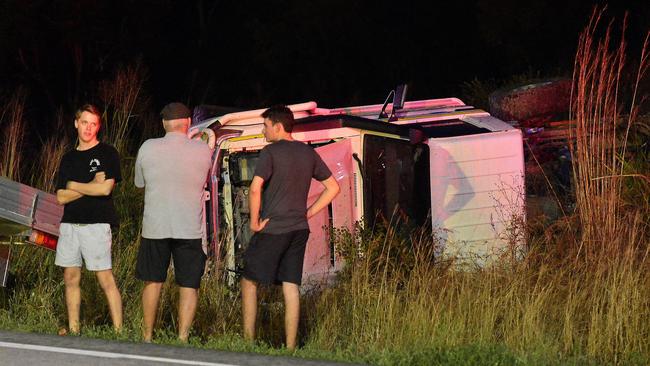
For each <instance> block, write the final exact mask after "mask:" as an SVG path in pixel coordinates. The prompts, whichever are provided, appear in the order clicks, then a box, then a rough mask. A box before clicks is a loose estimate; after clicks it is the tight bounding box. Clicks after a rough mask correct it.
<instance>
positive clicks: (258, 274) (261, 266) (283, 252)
mask: <svg viewBox="0 0 650 366" xmlns="http://www.w3.org/2000/svg"><path fill="white" fill-rule="evenodd" d="M308 238H309V230H308V229H304V230H296V231H291V232H288V233H284V234H264V233H256V234H255V235H253V237H252V238H251V241H250V243H249V244H248V249H246V252H245V253H244V274H243V276H244V277H245V278H247V279H249V280H252V281H255V282H258V283H261V284H267V285H268V284H273V283H275V284H280V283H282V282H291V283H295V284H297V285H300V282H301V281H302V264H303V262H304V260H305V246H306V245H307V239H308Z"/></svg>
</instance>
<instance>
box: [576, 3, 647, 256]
mask: <svg viewBox="0 0 650 366" xmlns="http://www.w3.org/2000/svg"><path fill="white" fill-rule="evenodd" d="M602 14H603V13H602V10H601V11H599V10H596V11H594V14H593V16H592V18H591V21H590V23H589V25H588V26H587V29H586V30H585V31H584V32H583V33H582V34H581V36H580V40H579V42H578V50H577V53H576V58H575V67H574V77H573V79H574V87H573V90H572V101H571V112H572V118H573V119H575V121H576V123H575V127H574V128H572V129H571V135H572V137H573V138H575V139H576V143H575V145H571V148H572V149H571V152H572V154H573V157H574V161H575V162H576V163H575V164H574V165H573V167H574V176H575V182H576V184H575V193H576V201H577V204H578V205H577V208H578V214H579V217H580V220H581V223H582V229H583V230H582V244H583V245H584V247H585V252H586V255H587V256H588V257H590V256H593V255H594V253H595V252H596V251H599V250H606V251H608V252H609V253H610V254H617V253H618V252H620V251H621V250H624V249H625V248H626V247H628V246H629V245H635V244H636V243H633V242H630V238H629V235H630V234H633V232H630V230H629V225H628V220H627V218H625V216H626V215H628V214H630V212H624V211H623V210H622V208H623V205H622V203H623V202H622V193H623V192H622V188H623V179H624V176H623V172H624V167H625V163H626V161H625V159H626V156H625V151H626V148H627V138H628V132H629V128H630V126H631V125H632V124H633V123H634V121H635V119H636V118H637V113H636V112H637V109H636V107H635V105H634V99H633V100H632V102H631V107H630V108H629V110H628V111H627V112H628V113H629V114H628V115H627V116H626V117H625V118H623V116H622V103H623V101H622V98H621V87H622V83H623V80H622V76H623V75H622V73H623V70H624V66H625V61H626V60H625V56H626V49H625V47H626V43H625V40H624V38H623V37H624V34H625V27H626V20H624V22H623V26H622V28H623V32H622V34H623V35H622V36H621V37H622V38H621V40H620V41H619V42H618V44H617V45H616V44H614V45H612V40H611V37H612V36H611V25H610V26H609V27H607V29H606V30H605V35H604V37H603V38H602V39H601V40H598V39H594V35H595V34H596V32H597V31H598V28H599V26H600V25H601V17H602ZM647 46H648V42H647V37H646V42H645V44H644V48H643V50H642V53H641V63H640V66H639V69H638V72H637V73H636V80H634V83H633V85H632V89H633V91H632V94H633V95H634V96H636V94H637V88H638V85H639V82H640V81H641V78H642V76H643V75H644V72H645V70H646V68H647V66H648V65H647V62H648V59H647V52H646V51H647ZM621 125H623V127H624V128H625V133H624V134H618V133H617V131H618V130H619V127H620V126H621ZM631 214H633V213H631Z"/></svg>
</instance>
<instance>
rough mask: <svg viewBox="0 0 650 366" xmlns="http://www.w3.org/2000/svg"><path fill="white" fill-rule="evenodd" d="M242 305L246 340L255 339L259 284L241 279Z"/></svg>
mask: <svg viewBox="0 0 650 366" xmlns="http://www.w3.org/2000/svg"><path fill="white" fill-rule="evenodd" d="M241 305H242V315H243V318H244V338H245V339H246V340H249V341H252V340H254V339H255V321H256V319H257V283H256V282H254V281H251V280H249V279H246V278H242V279H241Z"/></svg>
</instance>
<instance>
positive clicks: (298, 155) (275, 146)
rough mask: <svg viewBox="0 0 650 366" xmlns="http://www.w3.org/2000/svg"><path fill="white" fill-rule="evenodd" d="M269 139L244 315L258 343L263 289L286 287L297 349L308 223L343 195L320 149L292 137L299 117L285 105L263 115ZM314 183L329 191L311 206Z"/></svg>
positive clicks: (256, 192)
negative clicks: (259, 295)
mask: <svg viewBox="0 0 650 366" xmlns="http://www.w3.org/2000/svg"><path fill="white" fill-rule="evenodd" d="M262 117H263V118H264V128H263V130H262V132H263V133H264V137H265V138H266V140H267V141H268V142H270V143H271V144H269V145H267V146H266V147H264V149H262V151H261V153H260V158H259V160H258V162H257V166H256V168H255V175H254V177H253V181H252V182H251V185H250V190H249V206H250V229H251V230H252V231H253V232H254V235H253V237H252V238H251V241H250V243H249V246H248V249H247V250H246V252H245V253H244V274H243V278H242V280H241V286H242V310H243V319H244V336H245V337H246V339H249V340H252V339H254V338H255V320H256V319H255V318H256V314H257V286H258V284H260V283H261V284H282V292H283V294H284V303H285V333H286V347H287V348H288V349H294V348H295V347H296V336H297V333H298V319H299V316H300V292H299V287H300V282H301V280H302V265H303V261H304V255H305V245H306V243H307V239H308V238H309V225H308V224H307V219H309V218H310V217H312V216H314V215H315V214H316V213H318V212H319V211H320V210H322V209H323V208H325V207H327V205H329V203H330V202H331V201H332V200H333V199H334V197H335V196H336V195H337V194H338V192H339V185H338V183H337V182H336V180H335V179H334V177H333V176H332V173H331V172H330V170H329V168H328V167H327V166H326V165H325V163H324V162H323V160H322V159H321V158H320V156H319V155H318V154H317V153H316V151H314V149H313V148H312V147H311V146H309V145H306V144H304V143H302V142H299V141H295V140H293V138H292V137H291V131H292V129H293V124H294V118H293V113H292V112H291V111H290V110H289V108H287V107H285V106H274V107H271V108H269V109H267V110H266V111H265V112H264V113H262ZM312 178H314V179H316V180H318V181H320V182H321V183H322V184H323V186H324V188H325V190H324V191H323V192H322V193H321V195H320V196H319V197H318V199H317V200H316V202H314V204H313V205H312V206H311V207H309V208H308V207H307V194H308V192H309V186H310V185H311V180H312Z"/></svg>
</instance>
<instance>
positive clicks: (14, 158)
mask: <svg viewBox="0 0 650 366" xmlns="http://www.w3.org/2000/svg"><path fill="white" fill-rule="evenodd" d="M24 105H25V93H24V92H23V91H22V90H18V91H16V92H15V93H14V94H13V95H12V97H11V98H10V99H9V101H8V102H7V103H5V104H4V105H2V106H1V107H2V113H1V114H0V127H3V128H4V135H3V141H2V145H1V146H2V149H1V151H2V159H0V174H1V175H2V176H4V177H7V178H9V179H20V173H21V163H22V155H21V152H22V147H23V139H24V138H25V121H24V120H23V112H24Z"/></svg>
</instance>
